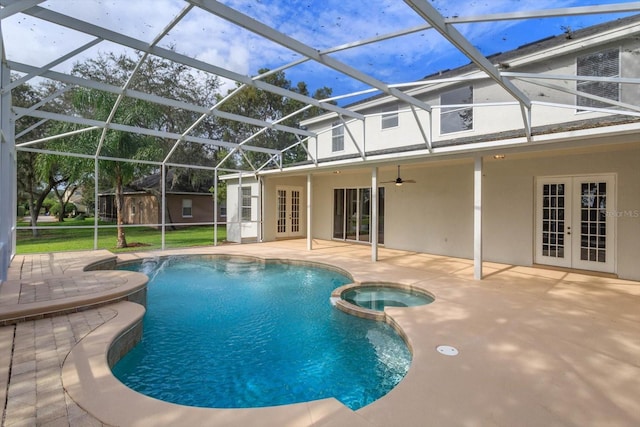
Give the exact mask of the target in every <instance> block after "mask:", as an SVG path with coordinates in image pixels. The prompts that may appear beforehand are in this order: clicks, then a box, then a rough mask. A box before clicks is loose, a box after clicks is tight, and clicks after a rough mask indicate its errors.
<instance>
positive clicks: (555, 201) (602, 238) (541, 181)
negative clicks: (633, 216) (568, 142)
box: [535, 175, 615, 273]
mask: <svg viewBox="0 0 640 427" xmlns="http://www.w3.org/2000/svg"><path fill="white" fill-rule="evenodd" d="M536 187H537V189H536V193H537V207H536V250H535V262H536V263H538V264H547V265H555V266H560V267H569V268H579V269H584V270H593V271H603V272H610V273H612V272H614V270H615V215H612V214H610V213H611V212H614V211H615V206H614V203H615V176H614V175H593V176H571V177H543V178H538V179H537V184H536Z"/></svg>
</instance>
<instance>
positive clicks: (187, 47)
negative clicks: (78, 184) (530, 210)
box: [0, 0, 640, 173]
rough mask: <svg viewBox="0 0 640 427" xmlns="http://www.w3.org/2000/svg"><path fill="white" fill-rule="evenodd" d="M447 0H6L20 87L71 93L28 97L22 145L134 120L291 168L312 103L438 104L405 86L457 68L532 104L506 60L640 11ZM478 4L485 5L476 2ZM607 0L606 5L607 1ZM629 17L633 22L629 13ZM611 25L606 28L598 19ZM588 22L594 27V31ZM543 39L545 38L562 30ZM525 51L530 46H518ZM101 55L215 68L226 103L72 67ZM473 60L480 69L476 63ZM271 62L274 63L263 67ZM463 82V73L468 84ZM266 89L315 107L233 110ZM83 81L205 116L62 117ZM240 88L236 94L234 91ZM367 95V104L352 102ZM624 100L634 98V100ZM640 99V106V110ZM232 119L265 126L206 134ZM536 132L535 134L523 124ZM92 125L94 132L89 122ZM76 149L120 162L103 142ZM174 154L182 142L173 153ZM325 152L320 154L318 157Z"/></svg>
mask: <svg viewBox="0 0 640 427" xmlns="http://www.w3.org/2000/svg"><path fill="white" fill-rule="evenodd" d="M450 3H451V2H448V1H444V0H441V1H440V0H436V1H431V0H404V1H403V2H398V1H395V0H369V1H366V2H364V1H361V2H354V1H351V2H345V1H343V0H341V1H337V0H327V1H326V2H317V1H314V0H306V1H304V0H297V1H286V0H269V1H267V0H263V1H253V0H251V1H245V0H225V1H215V0H186V1H180V0H162V1H151V0H149V1H142V0H137V1H135V2H132V1H123V0H113V1H108V2H107V1H98V0H95V1H93V0H47V1H45V0H0V5H1V6H2V9H0V17H1V19H2V24H1V26H0V32H1V33H0V37H1V39H0V40H1V41H2V57H3V62H4V64H5V65H6V66H7V67H8V69H10V70H11V71H12V73H13V75H14V76H15V77H14V81H13V82H11V83H9V82H7V81H5V82H4V84H3V87H2V91H3V92H5V93H6V92H7V91H8V90H12V89H14V88H15V87H17V86H18V85H19V84H21V83H27V82H28V83H31V84H35V83H37V82H43V81H49V80H51V81H55V82H58V83H60V84H61V86H62V89H61V90H60V91H59V93H55V94H53V95H52V97H51V98H50V99H45V100H43V101H42V102H40V103H38V104H35V105H33V106H31V107H30V108H24V107H23V108H18V107H15V108H14V109H13V111H14V114H15V116H14V119H15V120H16V121H19V120H21V119H22V118H26V117H31V118H36V119H37V120H38V124H37V125H34V126H33V127H31V128H29V129H26V130H25V131H23V132H21V133H20V134H18V135H16V146H17V148H18V150H23V151H34V152H43V153H47V152H49V151H48V149H47V142H48V141H50V140H54V139H56V138H59V137H62V136H64V135H51V136H50V137H49V138H47V139H45V140H42V139H40V140H37V139H33V138H32V137H31V136H30V131H33V129H35V128H37V127H38V126H41V125H43V124H44V123H46V122H48V121H59V122H66V123H73V124H75V125H77V126H80V127H81V128H82V129H84V130H89V129H93V130H95V129H98V130H102V132H103V137H104V134H105V133H106V132H107V131H108V130H120V131H125V132H132V133H136V134H143V135H149V136H152V137H155V138H158V139H162V140H164V141H167V140H169V141H173V142H174V143H175V145H174V149H175V148H176V147H179V146H180V145H181V144H185V143H195V144H206V145H210V146H214V147H222V148H225V149H226V150H228V151H229V153H230V154H229V155H238V156H240V155H242V153H243V152H251V151H253V152H259V153H264V154H266V155H267V156H268V158H269V160H268V161H266V162H265V163H264V164H261V165H251V167H250V170H249V172H252V173H257V172H259V171H261V170H262V169H264V168H269V167H276V168H280V169H282V168H284V167H285V165H283V163H282V159H283V156H284V152H285V151H286V150H290V149H292V148H293V147H295V146H298V145H302V146H303V147H304V146H305V144H306V143H307V141H308V140H309V138H313V137H314V136H315V134H314V133H313V132H310V131H309V130H307V129H305V128H304V127H300V126H297V127H296V126H291V125H284V124H282V123H283V122H284V120H285V119H289V118H290V117H296V114H299V115H301V114H302V113H303V112H304V111H306V109H307V108H309V107H310V106H313V107H317V108H319V109H320V110H321V111H324V112H326V113H332V114H334V115H336V116H340V117H343V118H345V119H356V120H359V119H362V118H363V116H362V114H361V113H360V112H359V111H358V109H357V105H358V101H360V100H362V99H369V98H370V97H372V96H376V95H383V96H387V97H391V98H396V99H397V100H398V101H399V102H402V103H403V104H406V105H408V106H410V107H411V108H414V109H416V110H426V111H431V108H432V106H431V105H428V104H426V103H425V102H424V101H422V100H420V99H418V98H417V97H416V96H414V95H413V94H414V93H417V92H418V91H419V88H420V87H419V86H416V85H411V86H409V85H405V84H407V83H409V82H416V81H420V80H422V79H424V76H432V75H434V74H436V73H440V71H441V70H446V69H451V70H455V71H449V72H448V75H450V76H451V77H452V78H454V79H455V78H456V77H460V78H462V77H463V74H464V71H465V70H466V69H475V70H479V72H482V73H484V74H485V77H486V78H488V79H491V80H492V81H494V82H495V83H496V84H497V85H499V86H500V87H502V89H503V90H504V91H505V92H506V93H508V94H509V96H510V97H511V99H512V100H513V101H515V102H517V103H518V104H520V106H521V107H522V109H523V110H525V111H526V110H527V109H529V108H530V107H531V99H530V98H529V97H528V96H527V95H526V94H525V93H523V92H522V91H521V90H519V89H518V88H517V87H516V85H514V84H513V82H512V79H513V78H515V77H514V76H512V75H510V74H509V70H508V68H504V67H500V66H496V65H495V64H496V58H497V57H496V56H495V55H496V53H497V52H509V53H505V54H502V55H503V56H502V57H501V60H500V61H498V62H501V61H502V60H505V59H508V58H509V55H521V54H523V53H524V52H526V51H527V50H530V49H540V48H542V47H545V46H551V45H552V44H554V43H562V42H563V40H566V39H567V38H570V37H578V36H580V35H581V34H583V35H585V34H587V33H589V32H593V31H597V30H602V29H606V28H611V27H614V26H618V25H622V24H623V23H626V22H627V20H632V21H633V22H636V21H637V17H631V18H626V17H629V16H631V15H634V14H636V13H638V12H640V2H622V1H620V2H611V1H601V2H593V1H590V0H566V1H561V0H540V1H532V2H528V1H523V2H508V1H507V2H503V1H500V2H498V1H496V2H471V3H469V2H458V3H460V5H451V4H450ZM476 3H478V4H476ZM593 3H600V4H595V5H594V4H593ZM622 18H624V19H622ZM597 24H600V25H601V26H600V27H599V28H598V27H593V28H588V27H592V26H593V25H597ZM587 28H588V29H587ZM558 35H560V37H555V38H551V39H548V40H543V41H540V42H538V43H537V44H536V43H534V44H531V43H532V42H535V41H536V40H540V39H541V38H543V37H548V36H558ZM518 48H519V49H518ZM99 52H116V53H123V54H127V55H129V56H131V57H133V58H137V56H136V53H140V54H141V56H140V61H141V62H142V61H146V60H148V59H149V58H153V57H157V58H162V59H164V60H168V61H172V62H174V63H179V64H182V65H184V66H185V67H188V68H189V69H192V70H194V71H196V72H198V73H202V74H203V75H212V76H217V77H219V78H220V81H221V82H222V93H221V96H220V97H219V98H218V101H217V103H212V104H210V105H195V104H190V103H189V102H185V101H181V100H177V99H172V98H171V97H167V96H165V95H159V94H157V93H150V92H146V91H144V90H141V89H139V88H136V87H131V86H130V83H129V82H130V81H131V80H132V76H133V74H135V73H137V72H139V71H138V70H139V68H136V69H135V70H134V71H133V72H132V76H129V80H128V81H127V83H125V84H123V85H120V86H115V85H109V84H106V83H104V82H101V81H98V80H91V79H87V78H80V77H78V76H77V75H72V74H71V68H72V65H73V64H74V63H77V62H82V61H84V60H86V59H88V58H96V57H97V55H98V53H99ZM467 64H470V65H467ZM260 69H269V70H271V71H270V72H269V73H263V74H262V75H259V74H258V70H260ZM274 71H285V72H286V75H287V78H288V79H290V80H292V81H294V82H297V81H304V82H306V83H307V85H308V86H309V88H310V89H311V90H310V92H311V93H313V90H314V89H316V88H320V87H323V86H326V87H330V88H332V89H333V94H332V96H331V97H330V98H326V99H320V100H318V99H314V98H312V97H310V96H306V95H303V94H300V93H299V92H297V91H293V90H288V89H283V88H281V87H277V86H273V85H271V84H269V83H267V82H265V81H264V79H265V77H267V76H268V75H269V74H271V73H272V72H274ZM454 81H455V80H454ZM246 86H248V87H254V88H256V89H258V90H259V91H267V92H270V93H274V94H277V95H278V96H281V97H285V98H289V99H294V100H297V101H300V102H301V103H303V105H305V107H304V108H301V109H300V110H299V111H297V112H296V113H295V114H293V115H290V116H288V117H251V116H245V115H241V114H230V113H227V112H224V111H223V109H221V106H223V105H224V104H225V102H228V100H229V99H232V98H233V97H234V96H236V94H237V92H238V91H237V90H234V89H235V88H237V87H246ZM77 87H83V88H90V89H97V90H100V91H105V92H109V93H112V94H115V95H117V97H118V100H117V101H116V102H115V103H114V106H113V111H114V112H115V110H116V109H117V108H118V105H119V103H120V102H121V100H122V99H124V98H134V99H140V100H144V101H149V102H152V103H156V104H159V105H162V106H163V107H167V108H172V109H176V110H186V111H191V112H197V113H198V114H199V115H200V118H199V119H198V120H197V121H194V122H193V123H192V124H191V125H190V126H188V127H185V128H184V129H182V130H181V131H180V132H168V131H166V130H163V129H146V128H141V127H137V126H132V125H126V124H123V123H118V122H117V121H116V120H115V119H114V118H113V117H114V114H112V115H111V116H110V117H109V118H108V119H106V120H104V119H99V118H96V117H80V116H78V115H76V114H64V113H54V112H51V111H49V110H48V109H47V103H48V102H51V101H52V100H54V99H55V97H57V96H62V94H63V93H64V92H65V91H67V90H73V88H77ZM227 90H230V91H229V94H228V95H227V92H226V91H227ZM353 105H355V106H356V107H352V106H353ZM621 107H622V110H624V106H621ZM634 108H635V107H634ZM211 116H214V117H221V118H224V119H226V120H231V121H234V122H239V123H243V124H247V125H251V126H253V127H254V128H255V133H254V134H253V135H252V136H250V137H249V138H246V139H245V140H242V141H229V140H224V139H215V140H214V139H211V138H210V137H205V136H203V135H202V134H201V133H199V131H198V129H199V125H200V123H201V122H202V120H204V119H205V118H208V117H211ZM522 126H523V131H524V133H525V134H530V133H531V129H527V126H528V124H527V123H526V120H523V124H522ZM82 129H81V130H79V132H82V131H83V130H82ZM265 130H269V131H273V132H284V133H288V134H291V135H294V136H295V141H296V143H295V144H292V145H291V146H288V147H279V148H272V147H268V146H260V145H259V144H257V143H256V141H257V139H255V138H254V136H256V135H260V134H262V133H263V132H265ZM100 147H101V145H98V148H97V150H96V151H95V152H91V153H77V152H75V153H69V154H70V155H74V156H79V157H86V158H95V159H117V160H125V161H132V159H120V158H113V157H109V156H108V155H107V154H106V153H104V152H102V151H101V148H100ZM172 152H173V150H172ZM309 155H311V154H309ZM228 157H229V156H227V157H225V159H223V160H222V161H221V162H219V163H216V164H205V165H203V164H198V165H196V167H198V168H202V169H212V170H213V169H215V170H219V171H224V172H229V171H232V170H233V168H230V167H229V166H228V165H227V164H225V160H226V159H227V158H228ZM147 161H148V162H149V163H151V164H158V165H176V166H190V165H189V164H180V163H175V162H174V161H173V160H172V158H171V154H169V155H167V156H166V157H164V158H161V159H152V160H147Z"/></svg>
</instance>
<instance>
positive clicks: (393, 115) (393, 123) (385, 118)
mask: <svg viewBox="0 0 640 427" xmlns="http://www.w3.org/2000/svg"><path fill="white" fill-rule="evenodd" d="M381 127H382V129H389V128H395V127H398V105H397V104H394V105H388V106H386V107H383V108H382V116H381Z"/></svg>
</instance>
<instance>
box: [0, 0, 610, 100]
mask: <svg viewBox="0 0 640 427" xmlns="http://www.w3.org/2000/svg"><path fill="white" fill-rule="evenodd" d="M429 1H431V0H429ZM606 1H607V2H613V1H616V0H606ZM618 1H619V0H618ZM223 2H224V3H225V4H227V5H228V6H230V7H232V8H235V9H237V10H239V11H241V12H243V13H246V14H247V15H249V16H251V17H252V18H254V19H256V20H258V21H260V22H263V23H265V24H267V25H270V26H273V27H274V28H276V29H277V30H278V31H280V32H282V33H284V34H286V35H288V36H290V37H293V38H295V39H298V40H300V41H301V42H303V43H305V44H307V45H308V46H310V47H312V48H314V49H318V50H322V49H326V48H330V47H334V46H338V45H342V44H344V43H348V42H354V41H357V40H362V39H367V38H371V37H376V36H379V35H382V34H386V33H392V32H395V31H398V30H400V29H403V28H408V27H412V26H416V25H420V24H424V23H425V22H424V21H423V20H422V19H421V18H420V17H419V16H417V14H416V13H415V12H414V11H413V10H411V9H410V8H409V7H408V6H407V5H406V4H405V3H404V2H402V1H399V0H367V1H366V2H365V1H353V0H352V1H349V0H324V1H318V0H295V1H293V0H225V1H223ZM587 3H588V4H592V3H602V1H598V2H596V1H595V0H565V1H562V0H521V1H513V0H491V1H486V0H483V1H473V0H472V1H468V2H451V1H450V0H434V1H433V2H431V4H433V5H434V6H435V7H436V8H437V9H438V10H439V11H440V12H441V13H442V14H443V15H445V16H454V15H464V16H470V15H484V14H491V13H498V12H504V11H511V12H512V11H518V10H539V9H545V8H557V7H567V6H575V5H581V4H587ZM186 4H187V3H186V2H183V1H180V0H101V1H98V0H95V1H90V0H49V1H47V2H44V3H42V6H43V7H46V8H49V9H51V10H55V11H59V12H63V13H69V14H71V15H73V16H74V17H76V18H78V19H81V20H86V21H87V22H90V23H92V24H95V25H98V26H101V27H104V28H107V29H110V30H114V31H118V32H121V33H123V34H126V35H128V36H130V37H135V38H139V39H141V40H143V41H146V42H150V41H151V40H153V38H155V37H156V36H157V35H158V34H159V33H160V32H161V31H162V30H163V28H165V26H166V25H167V24H168V23H169V22H170V21H171V20H172V19H173V18H174V17H175V16H176V14H177V13H178V12H179V11H180V10H182V9H183V8H184V7H185V5H186ZM580 22H587V21H580ZM556 23H557V21H556ZM520 24H521V23H520V22H518V21H504V22H494V23H489V24H469V25H460V26H458V28H459V29H460V31H461V32H462V33H463V34H464V35H465V36H466V37H468V38H469V39H470V40H471V41H472V42H477V43H482V44H483V46H482V48H483V49H484V50H486V51H500V50H503V47H507V45H508V46H512V45H513V44H514V43H516V40H515V38H516V37H515V36H514V37H512V38H513V39H514V40H509V42H511V44H509V43H504V42H503V41H504V39H505V34H509V35H510V37H511V35H513V34H515V35H517V36H518V37H519V38H522V39H525V38H526V37H527V36H530V37H533V35H529V34H526V33H525V34H524V35H523V34H522V31H520V30H518V31H516V30H517V29H519V28H520V27H517V26H518V25H520ZM556 25H557V24H556ZM548 30H549V31H547V29H542V30H541V31H547V32H546V33H545V34H544V35H552V34H557V33H558V32H559V28H549V29H548ZM2 32H3V35H4V37H5V47H6V51H7V57H8V58H9V59H10V60H14V61H19V62H25V63H30V64H33V65H37V66H42V65H45V64H46V63H48V62H50V61H52V60H54V59H56V58H58V57H59V56H61V55H63V54H65V53H67V52H69V51H71V50H73V49H75V48H77V47H78V46H81V45H82V44H84V43H86V42H88V41H89V40H91V37H88V36H84V35H81V34H79V33H76V32H74V31H71V30H68V29H65V28H62V27H59V26H56V25H53V24H48V23H46V22H44V21H40V20H37V19H35V18H30V17H25V16H24V15H16V16H12V17H10V18H7V19H5V20H3V22H2ZM518 40H519V39H518ZM527 41H533V40H531V39H528V40H527ZM160 45H161V46H164V47H167V46H169V45H172V46H175V48H176V50H177V51H178V52H181V53H184V54H186V55H189V56H192V57H194V58H198V59H200V60H203V61H206V62H209V63H211V64H213V65H216V66H218V67H222V68H225V69H228V70H231V71H233V72H235V73H239V74H242V75H253V74H256V73H257V71H258V69H259V68H262V67H268V68H274V67H277V66H280V65H283V64H287V63H289V62H291V61H292V60H294V59H297V58H299V57H300V56H299V55H297V54H295V53H293V52H292V51H290V50H288V49H286V48H284V47H282V46H279V45H277V44H275V43H273V42H271V41H268V40H265V39H263V38H261V37H259V36H257V35H255V34H253V33H251V32H250V31H248V30H246V29H243V28H239V27H237V26H235V25H233V24H230V23H228V22H226V21H224V20H221V19H219V18H217V17H215V16H214V15H212V14H210V13H208V12H206V11H203V10H201V9H199V8H197V7H196V8H194V9H193V10H192V11H191V12H190V13H189V14H188V15H187V16H186V18H184V19H183V21H182V22H180V24H179V25H178V26H177V27H176V28H174V29H172V30H171V32H170V33H169V35H168V36H167V37H165V38H164V39H163V40H162V41H161V43H160ZM113 46H114V45H110V44H101V45H99V46H98V48H96V49H93V50H92V51H91V52H90V53H91V54H94V53H95V50H97V49H101V50H104V49H114V47H113ZM451 52H452V49H451V47H450V45H449V44H448V43H447V42H445V41H443V40H442V38H441V37H440V36H439V35H437V34H436V33H435V32H434V31H433V30H430V31H425V32H422V33H420V34H415V35H411V36H405V37H402V38H398V39H394V40H392V41H387V42H381V43H377V44H374V45H368V46H366V47H360V48H356V49H352V50H349V51H345V52H341V53H338V54H334V55H333V56H334V57H335V58H338V59H340V60H341V61H344V62H345V63H347V64H349V65H351V66H353V67H355V68H358V69H361V70H363V71H364V72H367V73H370V74H372V75H374V76H376V77H377V78H379V79H381V80H383V81H386V82H399V81H407V80H411V79H416V78H420V77H422V76H424V75H426V74H429V73H430V72H433V71H437V69H434V67H445V64H444V63H443V60H444V59H445V58H447V57H449V55H450V54H451ZM488 53H489V52H488ZM77 59H82V57H79V58H76V60H77ZM461 59H462V60H466V58H461ZM466 61H467V62H468V60H466ZM65 65H66V66H69V64H65ZM305 73H307V74H305ZM287 75H291V76H295V78H296V80H304V81H307V82H308V83H311V89H312V90H313V89H314V87H317V86H321V85H327V86H332V87H334V88H336V90H335V93H336V94H339V93H344V92H347V91H351V90H356V89H358V88H359V86H362V85H359V84H357V83H354V82H353V80H352V79H348V78H346V79H342V78H339V77H338V76H337V75H336V73H335V72H334V71H332V70H329V69H327V68H326V67H324V66H322V65H318V64H306V65H304V66H300V67H296V68H295V69H292V70H290V71H288V72H287Z"/></svg>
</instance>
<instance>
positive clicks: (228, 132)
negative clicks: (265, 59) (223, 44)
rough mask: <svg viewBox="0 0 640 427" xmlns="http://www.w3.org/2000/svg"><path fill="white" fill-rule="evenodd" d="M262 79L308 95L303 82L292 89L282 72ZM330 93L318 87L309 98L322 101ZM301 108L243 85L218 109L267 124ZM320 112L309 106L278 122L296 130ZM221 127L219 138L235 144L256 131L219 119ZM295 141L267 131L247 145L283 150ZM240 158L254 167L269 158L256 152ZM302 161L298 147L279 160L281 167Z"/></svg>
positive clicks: (291, 102) (265, 71)
mask: <svg viewBox="0 0 640 427" xmlns="http://www.w3.org/2000/svg"><path fill="white" fill-rule="evenodd" d="M268 71H269V70H268V69H261V70H259V71H258V74H265V73H267V72H268ZM262 80H263V81H264V82H266V83H269V84H271V85H274V86H279V87H282V88H284V89H287V90H290V91H292V92H295V93H299V94H301V95H305V96H309V90H308V87H307V84H306V83H305V82H299V83H297V84H296V85H295V86H293V85H292V84H291V81H289V80H287V78H286V75H285V73H284V71H279V72H276V73H273V74H269V75H268V76H266V77H265V78H264V79H262ZM229 92H231V91H229ZM331 93H332V90H331V89H330V88H328V87H322V88H320V89H317V90H316V91H315V93H314V95H313V97H314V98H316V99H325V98H328V97H330V96H331ZM304 106H305V104H304V103H302V102H300V101H297V100H295V99H290V98H285V97H282V96H280V95H277V94H274V93H271V92H267V91H263V90H261V89H258V88H256V87H253V86H247V87H244V88H243V89H242V90H241V91H240V92H239V93H237V94H235V95H234V96H233V97H232V98H230V99H229V100H228V101H226V102H225V104H223V106H222V107H221V110H222V111H226V112H230V113H234V114H239V115H242V116H246V117H253V118H257V119H261V120H264V121H267V122H274V121H277V120H281V119H282V118H284V117H287V116H288V115H290V114H292V113H294V112H296V111H298V110H300V109H301V108H303V107H304ZM321 112H322V110H321V109H319V108H318V107H311V108H309V109H307V110H305V111H303V112H301V113H299V114H297V115H295V116H293V117H291V118H288V119H286V120H283V121H281V122H278V123H279V124H282V125H285V126H290V127H298V123H299V122H300V121H302V120H304V119H307V118H309V117H314V116H316V115H318V114H320V113H321ZM221 125H222V128H223V129H224V133H223V139H225V140H228V141H232V142H238V143H240V142H242V141H245V140H246V139H248V138H249V137H251V136H252V135H253V134H254V133H256V132H257V131H258V130H259V128H256V127H255V126H253V125H249V124H246V123H241V122H236V121H230V120H222V121H221ZM296 142H297V139H296V136H295V135H293V134H291V133H289V132H282V131H277V130H273V129H268V130H266V131H263V132H262V133H261V134H260V135H258V136H256V137H253V138H252V139H251V141H250V142H248V145H253V146H259V147H264V148H274V149H278V150H283V149H285V148H287V147H289V146H291V145H293V144H295V143H296ZM244 156H246V159H248V160H249V161H250V162H251V163H252V164H254V166H256V167H257V166H259V165H260V164H262V163H264V162H266V161H267V160H268V159H269V156H268V155H267V154H265V153H258V152H246V153H244ZM244 156H243V157H242V158H240V157H238V158H236V160H237V161H238V162H239V163H241V164H243V166H247V164H246V160H245V159H244ZM306 159H307V154H306V152H305V151H304V149H303V148H301V147H300V146H298V147H296V148H295V149H291V150H288V151H286V152H285V153H284V158H283V159H282V160H283V163H284V164H291V163H296V162H300V161H304V160H306ZM238 166H240V165H238Z"/></svg>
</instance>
